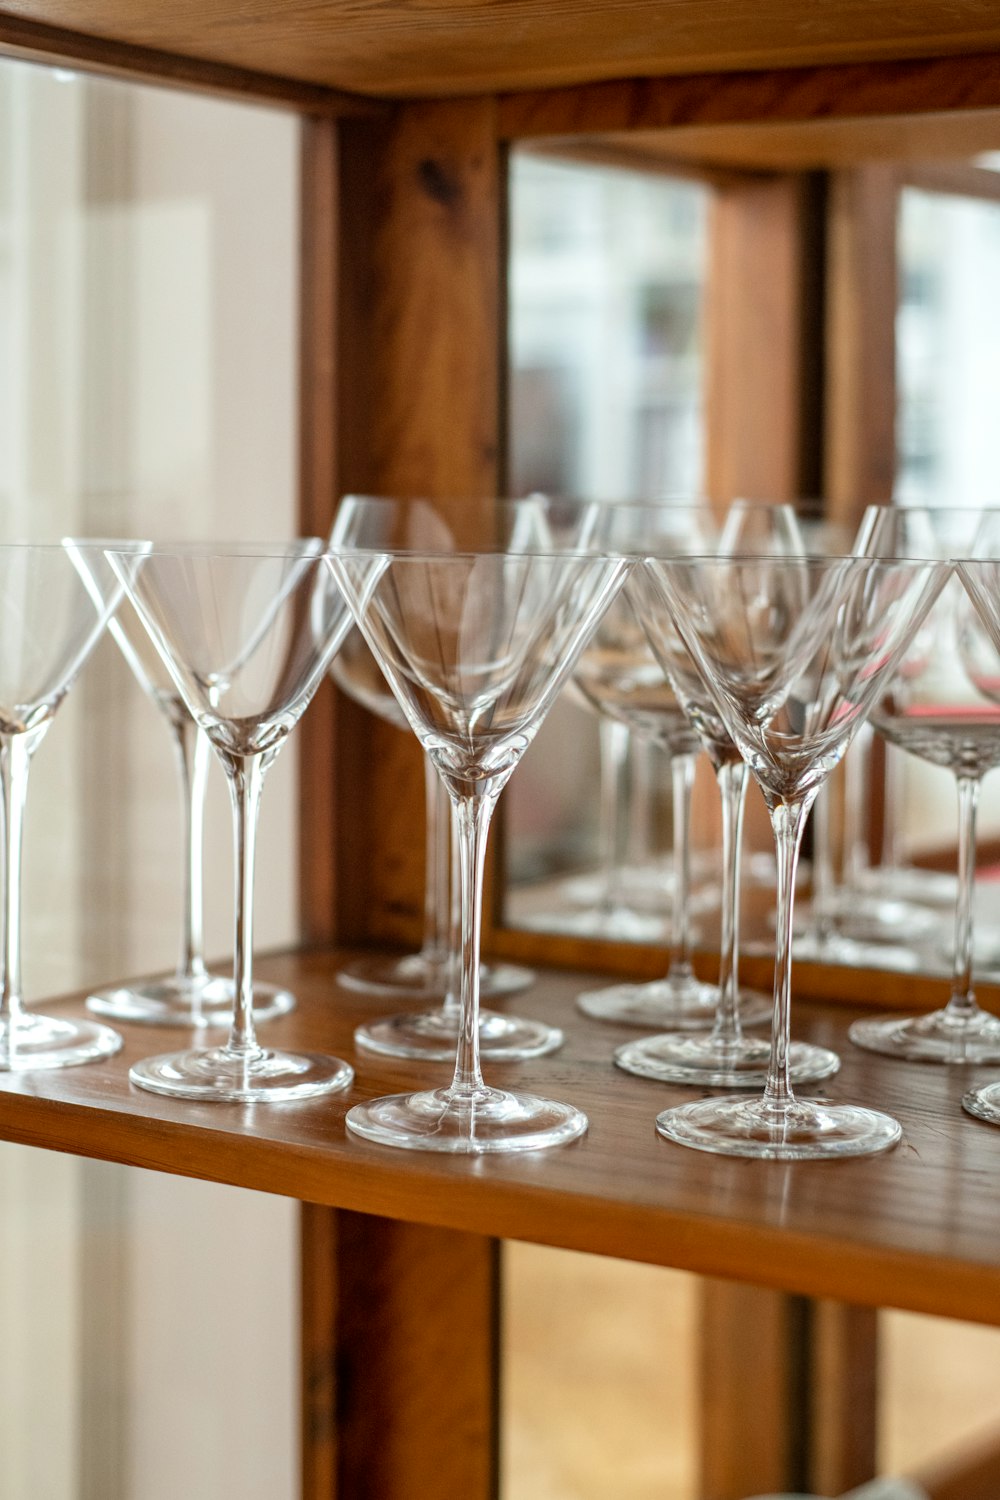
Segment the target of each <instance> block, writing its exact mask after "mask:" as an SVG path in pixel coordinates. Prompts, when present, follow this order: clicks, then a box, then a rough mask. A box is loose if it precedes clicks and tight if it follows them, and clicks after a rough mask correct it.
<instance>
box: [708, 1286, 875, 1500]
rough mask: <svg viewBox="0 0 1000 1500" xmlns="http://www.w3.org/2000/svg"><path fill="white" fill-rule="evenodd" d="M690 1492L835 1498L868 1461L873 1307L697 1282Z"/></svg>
mask: <svg viewBox="0 0 1000 1500" xmlns="http://www.w3.org/2000/svg"><path fill="white" fill-rule="evenodd" d="M702 1295H703V1303H702V1314H703V1315H702V1346H701V1361H700V1377H701V1403H702V1428H701V1489H700V1500H745V1497H746V1496H747V1495H754V1494H761V1493H763V1492H765V1491H766V1492H770V1491H786V1490H790V1491H808V1492H809V1493H810V1494H816V1495H831V1496H833V1495H841V1494H843V1493H844V1492H845V1491H847V1490H849V1489H852V1488H854V1487H855V1486H856V1485H860V1484H863V1483H864V1482H865V1480H867V1479H870V1478H871V1477H872V1475H873V1474H874V1473H875V1470H876V1427H875V1416H876V1389H875V1383H876V1369H877V1316H878V1315H877V1313H876V1312H875V1310H874V1309H871V1308H860V1307H851V1306H848V1305H846V1304H844V1303H840V1302H813V1301H809V1300H807V1299H806V1298H802V1297H789V1296H785V1295H784V1294H782V1293H780V1292H772V1291H767V1290H765V1289H763V1288H761V1287H752V1286H739V1285H736V1284H734V1283H730V1282H718V1281H706V1282H705V1283H704V1284H703V1293H702Z"/></svg>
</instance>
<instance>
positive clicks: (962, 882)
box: [947, 776, 980, 1021]
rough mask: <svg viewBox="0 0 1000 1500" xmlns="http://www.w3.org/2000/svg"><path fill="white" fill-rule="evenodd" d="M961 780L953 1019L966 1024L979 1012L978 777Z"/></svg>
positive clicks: (949, 1014)
mask: <svg viewBox="0 0 1000 1500" xmlns="http://www.w3.org/2000/svg"><path fill="white" fill-rule="evenodd" d="M957 780H958V895H957V897H956V901H955V967H954V969H953V971H952V980H951V998H950V1000H949V1001H948V1006H947V1012H948V1018H949V1020H953V1021H965V1020H968V1019H969V1017H971V1016H973V1015H977V1014H978V1012H979V1006H978V1005H977V1003H976V996H975V993H974V991H973V988H972V903H973V897H974V896H975V891H976V810H977V808H978V806H979V785H980V778H979V777H978V776H959V777H958V778H957Z"/></svg>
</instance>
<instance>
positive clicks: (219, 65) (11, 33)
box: [0, 9, 379, 116]
mask: <svg viewBox="0 0 1000 1500" xmlns="http://www.w3.org/2000/svg"><path fill="white" fill-rule="evenodd" d="M66 15H67V25H66V26H53V25H43V24H40V23H39V22H38V21H31V20H24V19H22V18H21V17H19V16H16V15H12V14H10V13H9V12H7V11H3V12H0V56H6V57H15V58H21V59H23V60H24V61H26V62H38V63H47V64H50V65H55V66H58V65H59V64H66V63H72V64H76V65H78V66H79V67H81V68H84V69H86V71H88V72H92V73H99V74H101V75H103V76H106V77H109V78H135V79H144V80H147V81H148V82H150V83H154V82H155V83H158V84H163V85H165V86H166V87H169V88H182V89H191V90H195V91H197V92H198V93H207V94H217V95H219V96H221V97H223V98H225V97H234V96H235V97H237V98H240V99H243V100H244V101H245V102H246V103H248V104H251V103H256V104H269V105H277V106H284V107H286V108H288V109H295V110H301V111H302V112H303V113H306V114H310V115H321V116H322V115H325V116H334V115H340V114H371V113H372V112H373V110H377V109H378V108H379V106H378V104H377V103H373V102H372V101H368V100H365V99H361V98H357V97H355V96H354V95H351V94H348V93H342V92H340V91H338V90H336V89H330V88H326V87H325V86H323V85H322V84H319V85H317V84H310V83H303V82H299V81H295V80H287V79H283V78H277V77H275V76H274V74H273V73H271V72H270V71H269V65H268V59H267V58H266V57H263V56H262V57H260V58H259V59H258V64H259V66H252V67H249V68H248V67H232V66H230V65H229V64H227V63H226V62H217V61H209V60H205V59H201V58H198V57H195V56H191V55H189V54H188V49H187V48H183V47H181V48H178V49H177V50H173V49H172V50H170V51H162V50H159V49H157V48H155V47H147V46H135V45H133V44H132V43H130V42H129V41H127V40H124V39H122V40H119V39H117V34H116V33H115V32H112V33H110V34H109V35H108V36H104V37H99V36H92V35H88V34H87V33H86V32H84V31H76V30H72V29H70V27H71V26H72V25H73V23H74V21H75V19H76V18H75V17H74V16H73V15H72V13H71V10H70V9H67V11H66ZM121 35H122V38H124V35H125V32H124V28H123V30H122V33H121Z"/></svg>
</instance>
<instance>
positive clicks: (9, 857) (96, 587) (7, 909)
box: [0, 543, 122, 1073]
mask: <svg viewBox="0 0 1000 1500" xmlns="http://www.w3.org/2000/svg"><path fill="white" fill-rule="evenodd" d="M120 598H121V586H120V584H119V583H118V581H117V579H116V578H115V576H114V574H113V572H112V571H111V569H110V568H108V567H107V565H106V564H105V563H104V561H103V555H102V553H101V551H100V549H99V548H97V549H90V548H88V547H87V546H85V545H84V544H75V545H73V546H67V545H58V544H57V545H53V546H42V545H33V544H30V543H24V544H19V543H9V544H5V545H0V793H2V797H3V825H4V849H3V856H4V882H3V885H4V903H3V947H2V957H3V980H2V987H0V1072H7V1073H10V1072H22V1071H27V1070H29V1069H36V1068H62V1067H69V1066H71V1065H74V1064H76V1063H85V1062H89V1061H91V1060H92V1059H95V1058H99V1057H110V1056H111V1055H112V1054H113V1053H115V1052H117V1051H118V1049H119V1048H120V1047H121V1044H122V1039H121V1037H120V1036H119V1035H118V1033H117V1032H116V1031H113V1030H112V1029H111V1027H109V1026H102V1025H100V1024H99V1023H97V1022H92V1021H83V1020H76V1019H74V1018H71V1017H68V1016H59V1017H54V1016H45V1015H40V1014H39V1013H38V1012H37V1011H33V1010H28V1009H26V1008H25V1005H24V997H23V991H22V980H21V850H22V836H23V827H24V809H25V799H26V795H27V790H28V773H29V770H30V765H31V757H32V756H33V755H34V753H35V751H36V750H37V749H38V746H39V745H40V744H41V742H42V740H43V739H44V737H45V735H46V734H47V733H48V731H49V729H50V727H51V725H52V721H53V719H54V717H55V714H56V712H57V710H58V708H59V706H60V704H61V703H62V701H63V699H64V698H65V696H66V694H67V693H68V692H69V690H70V688H71V686H72V685H73V682H74V681H75V679H76V677H77V674H78V673H79V671H80V669H81V668H82V666H83V664H84V662H85V661H86V660H87V657H88V656H89V655H90V653H91V651H92V650H93V648H94V646H95V645H96V643H97V641H98V639H99V638H100V636H101V633H102V632H103V630H104V628H105V625H106V623H107V620H108V618H109V616H110V615H111V613H112V611H113V610H114V609H115V607H116V606H117V604H118V602H119V600H120Z"/></svg>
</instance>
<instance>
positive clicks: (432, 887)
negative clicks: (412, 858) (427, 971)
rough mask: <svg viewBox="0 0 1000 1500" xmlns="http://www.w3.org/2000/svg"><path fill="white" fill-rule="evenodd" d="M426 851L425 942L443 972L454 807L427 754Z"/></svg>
mask: <svg viewBox="0 0 1000 1500" xmlns="http://www.w3.org/2000/svg"><path fill="white" fill-rule="evenodd" d="M424 807H425V809H426V814H425V818H426V854H425V860H424V944H423V953H424V957H425V958H426V959H427V961H428V963H431V964H434V965H439V966H440V967H441V969H442V972H443V971H444V968H445V965H446V964H447V962H448V954H449V951H450V948H451V807H450V804H449V802H448V796H447V794H446V792H445V789H444V786H443V785H442V782H441V777H440V776H439V775H438V773H437V771H436V770H435V769H434V762H433V761H432V760H431V759H430V757H429V756H427V755H425V756H424Z"/></svg>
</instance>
